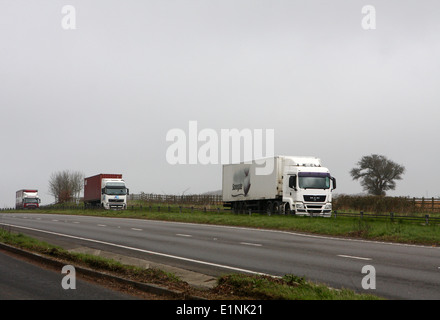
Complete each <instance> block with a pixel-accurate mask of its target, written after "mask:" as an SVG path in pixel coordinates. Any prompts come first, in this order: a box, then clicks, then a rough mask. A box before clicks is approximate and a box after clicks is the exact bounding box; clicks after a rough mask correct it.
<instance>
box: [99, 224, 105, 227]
mask: <svg viewBox="0 0 440 320" xmlns="http://www.w3.org/2000/svg"><path fill="white" fill-rule="evenodd" d="M98 227H107V225H105V224H98Z"/></svg>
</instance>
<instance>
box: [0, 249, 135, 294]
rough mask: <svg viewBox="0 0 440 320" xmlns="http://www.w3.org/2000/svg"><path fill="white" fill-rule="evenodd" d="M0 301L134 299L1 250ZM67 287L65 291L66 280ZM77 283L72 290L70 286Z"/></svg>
mask: <svg viewBox="0 0 440 320" xmlns="http://www.w3.org/2000/svg"><path fill="white" fill-rule="evenodd" d="M0 261H1V263H0V300H127V299H135V298H134V297H132V296H129V295H126V294H123V293H120V292H118V291H113V290H110V289H107V288H105V287H102V286H99V285H95V284H92V283H90V282H87V281H83V280H81V279H78V277H75V281H73V280H72V277H71V276H68V274H67V273H61V270H59V272H55V271H53V270H49V269H45V268H42V267H39V266H37V265H35V264H33V263H29V262H26V261H24V260H22V259H18V258H16V257H14V256H13V255H10V254H7V253H4V252H2V251H0ZM66 276H67V277H69V281H67V280H66V283H67V284H68V285H67V286H66V285H65V287H66V288H63V285H62V281H63V278H64V277H66ZM73 283H74V284H75V287H74V288H72V287H70V288H69V286H71V285H73Z"/></svg>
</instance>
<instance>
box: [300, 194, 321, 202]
mask: <svg viewBox="0 0 440 320" xmlns="http://www.w3.org/2000/svg"><path fill="white" fill-rule="evenodd" d="M325 198H326V197H325V195H324V196H306V195H305V196H304V201H307V202H325Z"/></svg>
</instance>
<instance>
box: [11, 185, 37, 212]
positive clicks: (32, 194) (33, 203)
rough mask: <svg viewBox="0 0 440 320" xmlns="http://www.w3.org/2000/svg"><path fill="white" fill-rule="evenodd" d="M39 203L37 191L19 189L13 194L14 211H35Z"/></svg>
mask: <svg viewBox="0 0 440 320" xmlns="http://www.w3.org/2000/svg"><path fill="white" fill-rule="evenodd" d="M40 202H41V199H40V197H39V196H38V190H37V189H21V190H18V191H17V192H16V193H15V208H16V209H37V208H39V207H40Z"/></svg>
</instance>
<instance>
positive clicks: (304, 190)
mask: <svg viewBox="0 0 440 320" xmlns="http://www.w3.org/2000/svg"><path fill="white" fill-rule="evenodd" d="M283 177H284V179H283V203H285V211H286V212H291V213H296V214H298V215H311V216H315V215H319V216H330V215H331V211H332V190H334V189H335V188H336V179H335V178H334V177H332V176H331V175H330V173H329V171H328V169H327V168H323V167H318V166H317V167H314V166H304V167H302V166H287V167H286V168H285V173H284V174H283Z"/></svg>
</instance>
